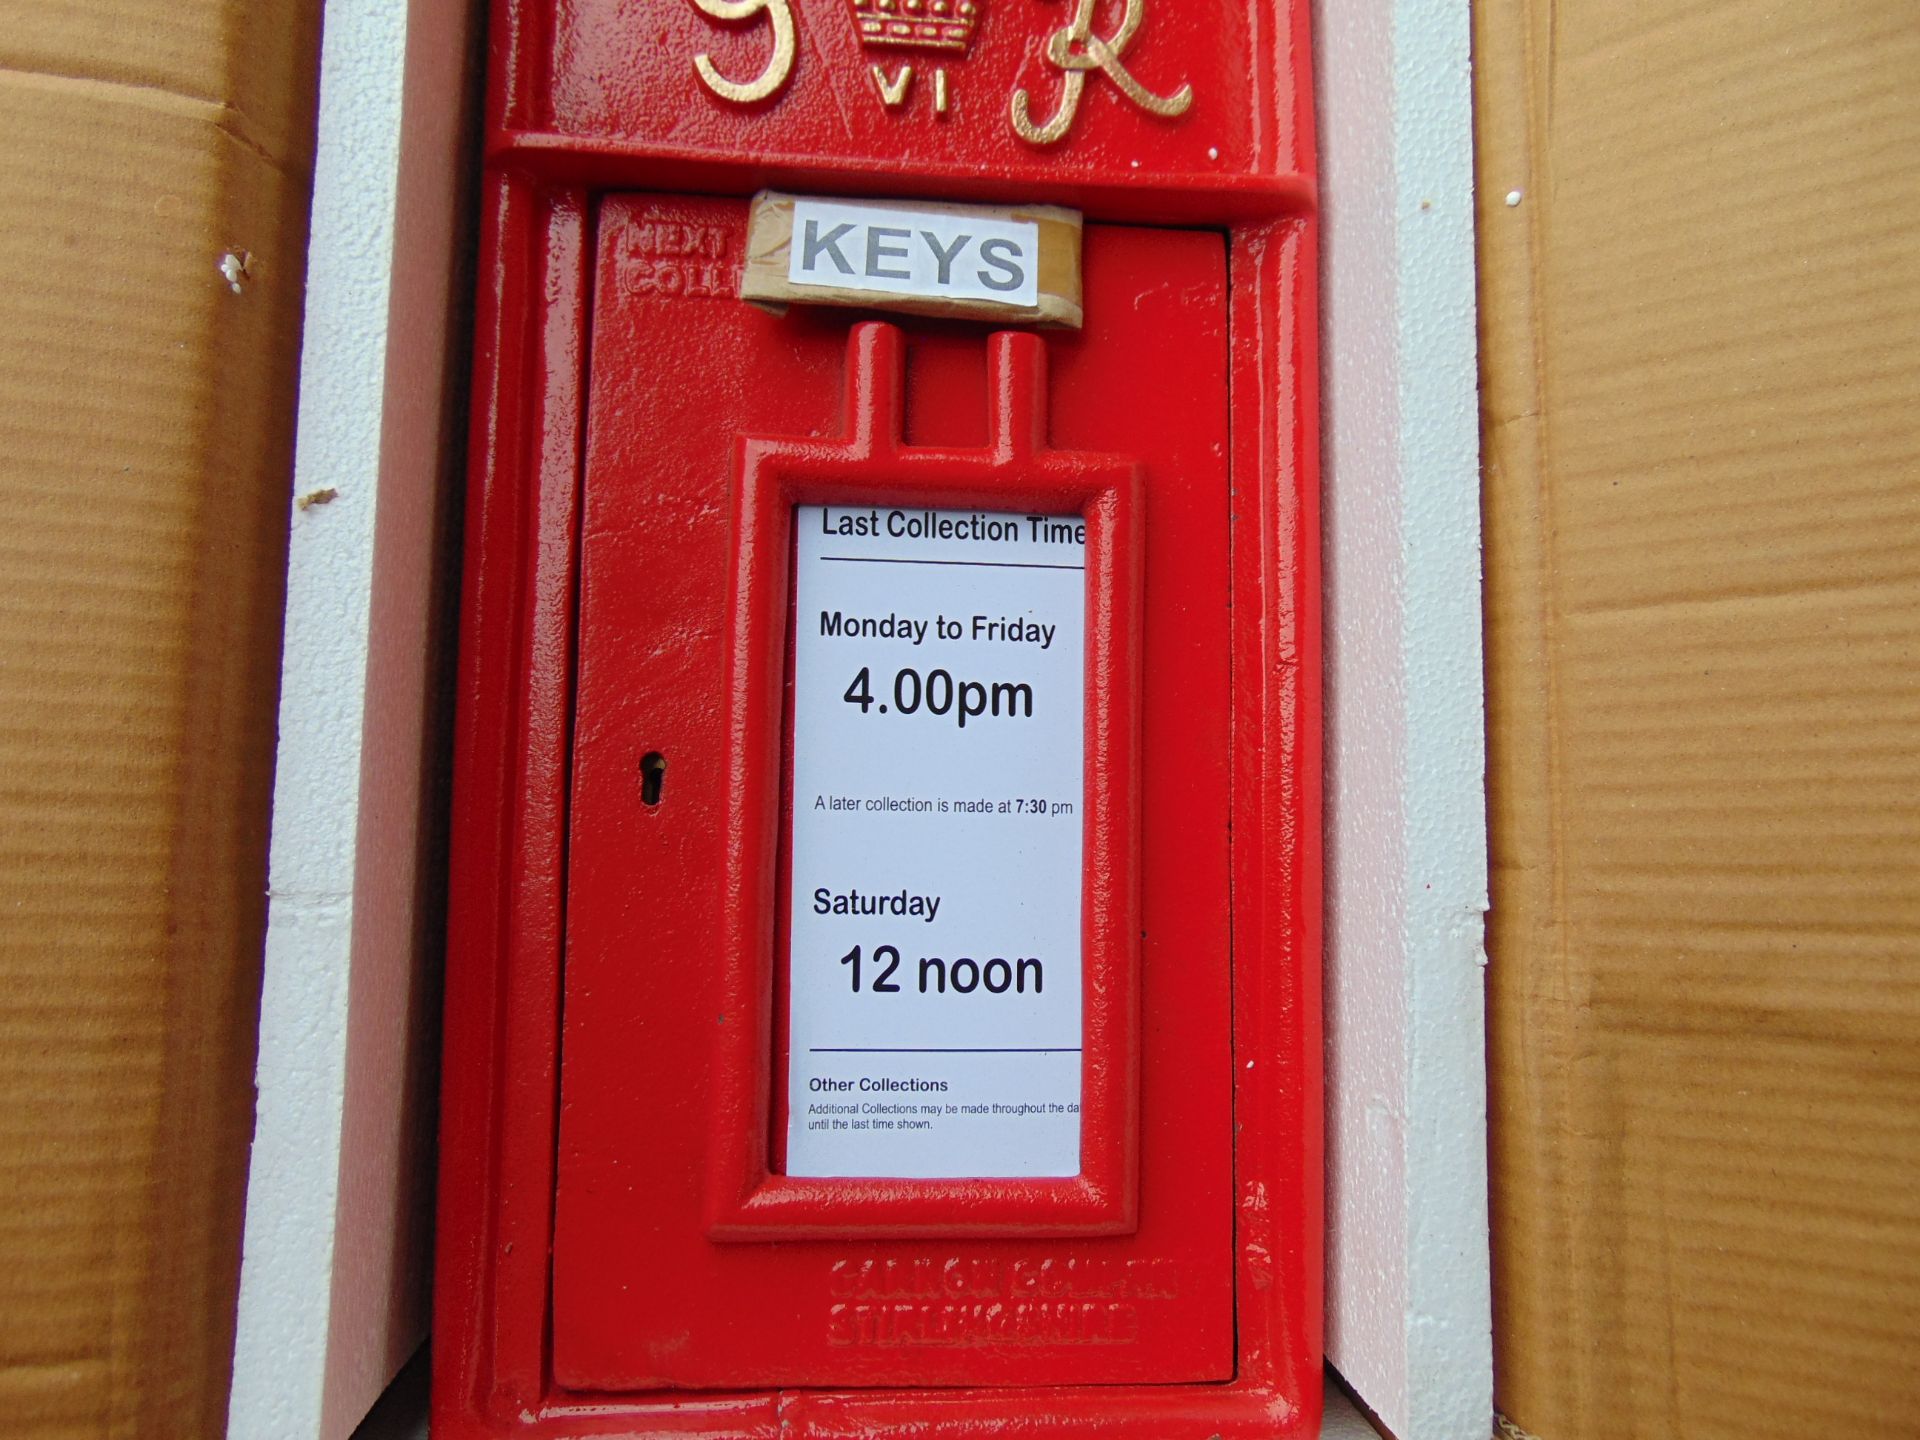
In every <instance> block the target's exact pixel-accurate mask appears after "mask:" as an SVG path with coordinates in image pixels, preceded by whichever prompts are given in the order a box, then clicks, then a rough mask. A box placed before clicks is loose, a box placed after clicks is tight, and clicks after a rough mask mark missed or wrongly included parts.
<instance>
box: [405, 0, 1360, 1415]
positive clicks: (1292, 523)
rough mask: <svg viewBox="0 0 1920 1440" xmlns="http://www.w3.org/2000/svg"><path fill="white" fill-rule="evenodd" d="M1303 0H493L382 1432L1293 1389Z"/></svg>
mask: <svg viewBox="0 0 1920 1440" xmlns="http://www.w3.org/2000/svg"><path fill="white" fill-rule="evenodd" d="M1305 15H1306V5H1305V3H1304V0H1294V3H1292V4H1289V5H1283V6H1273V5H1268V4H1262V3H1253V0H1178V3H1176V0H647V3H644V4H640V3H634V0H498V4H497V5H496V13H495V15H494V20H493V24H494V37H495V38H494V45H493V50H492V56H493V70H492V75H491V80H490V102H489V116H488V123H487V130H486V147H485V153H486V175H487V179H486V189H485V202H484V222H483V223H484V234H483V273H484V281H483V287H482V294H481V306H480V316H479V326H478V338H477V346H476V389H475V421H474V427H473V455H474V459H473V467H472V468H473V483H472V489H471V495H470V500H469V505H468V512H467V513H468V520H467V531H466V555H467V569H466V580H465V597H464V603H465V609H464V617H463V631H462V660H461V677H460V695H459V707H460V708H459V722H458V734H457V748H456V778H455V846H454V855H453V875H452V887H453V888H452V907H453V914H452V921H451V935H450V950H449V957H448V973H447V1025H446V1039H445V1067H444V1086H443V1097H442V1124H441V1146H440V1149H441V1180H440V1224H439V1241H438V1244H439V1260H438V1275H437V1296H436V1321H435V1341H434V1344H435V1363H434V1371H435V1378H434V1384H435V1399H434V1425H435V1433H436V1434H437V1435H441V1436H447V1437H458V1436H468V1435H472V1436H479V1435H505V1434H514V1435H528V1436H549V1437H577V1436H591V1435H630V1436H652V1435H669V1434H676V1435H678V1434H685V1435H712V1436H721V1435H727V1436H734V1435H764V1436H767V1437H770V1440H771V1437H775V1436H780V1437H787V1436H803V1435H817V1436H842V1435H846V1436H852V1435H860V1436H878V1435H887V1434H894V1433H898V1434H901V1435H907V1434H911V1435H914V1436H955V1437H958V1436H961V1435H981V1434H992V1433H998V1432H1002V1431H1004V1432H1006V1433H1018V1434H1022V1435H1028V1436H1055V1435H1057V1436H1062V1437H1064V1436H1069V1435H1074V1436H1079V1435H1090V1434H1094V1433H1099V1434H1102V1435H1113V1436H1138V1437H1140V1440H1169V1437H1178V1436H1193V1437H1195V1440H1203V1437H1209V1436H1228V1435H1235V1436H1249V1437H1251V1436H1279V1435H1298V1434H1305V1433H1310V1432H1311V1431H1312V1430H1313V1429H1314V1427H1315V1426H1317V1423H1318V1417H1319V1408H1320V1407H1319V1387H1320V1363H1321V1362H1320V1307H1321V1255H1322V1246H1321V1225H1322V1216H1321V1158H1320V1147H1321V1120H1320V1115H1321V1092H1320V1018H1319V1017H1320V990H1319V951H1320V945H1319V883H1320V855H1319V847H1320V827H1319V808H1318V807H1319V766H1320V743H1319V681H1318V667H1319V609H1318V593H1319V590H1318V587H1319V577H1318V568H1317V556H1318V532H1317V524H1318V511H1317V483H1318V476H1317V454H1316V448H1317V445H1316V442H1317V427H1318V417H1317V394H1316V380H1317V365H1318V355H1317V343H1316V329H1315V219H1314V192H1313V182H1312V164H1311V123H1310V116H1311V109H1310V97H1309V93H1308V84H1307V78H1308V74H1309V67H1308V61H1307V53H1308V52H1307V39H1306V26H1305ZM810 301H817V302H819V303H807V302H810Z"/></svg>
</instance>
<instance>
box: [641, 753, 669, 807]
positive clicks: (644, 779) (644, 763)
mask: <svg viewBox="0 0 1920 1440" xmlns="http://www.w3.org/2000/svg"><path fill="white" fill-rule="evenodd" d="M666 783H667V757H666V756H664V755H662V754H661V753H660V752H659V751H658V750H649V751H648V752H647V753H646V754H645V755H642V756H641V757H640V798H641V800H642V801H644V802H645V803H646V804H648V805H658V804H659V803H660V787H661V786H663V785H665V784H666Z"/></svg>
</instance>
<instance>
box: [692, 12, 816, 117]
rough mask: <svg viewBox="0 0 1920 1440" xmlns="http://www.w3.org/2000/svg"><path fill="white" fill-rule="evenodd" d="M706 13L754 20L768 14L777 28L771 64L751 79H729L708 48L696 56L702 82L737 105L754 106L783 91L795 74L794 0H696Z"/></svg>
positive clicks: (768, 63)
mask: <svg viewBox="0 0 1920 1440" xmlns="http://www.w3.org/2000/svg"><path fill="white" fill-rule="evenodd" d="M693 3H694V5H695V7H696V8H697V9H698V10H699V11H700V13H701V14H702V15H706V16H709V17H710V18H712V19H715V20H728V21H738V20H751V19H753V18H754V17H755V16H757V15H760V14H763V13H764V14H765V15H766V17H767V22H768V23H769V24H770V25H771V26H772V27H773V52H772V53H771V54H770V55H768V56H767V65H766V68H765V69H764V70H762V71H761V72H760V73H759V74H758V75H757V76H755V77H754V78H753V79H751V80H729V79H728V78H727V77H726V76H724V75H722V74H721V73H720V72H719V71H718V70H717V69H715V68H714V64H713V58H712V57H711V56H709V55H708V54H707V53H706V52H705V51H704V50H703V51H701V52H700V53H699V54H698V55H695V56H694V57H693V68H694V69H695V70H696V71H698V72H699V75H700V79H701V81H702V82H703V83H704V84H705V85H706V87H707V88H708V89H709V90H711V91H712V92H713V93H714V94H715V95H718V96H719V97H720V98H721V99H722V100H730V101H732V102H733V103H734V104H736V105H752V104H756V103H757V102H759V101H761V100H765V99H768V98H769V97H771V96H773V95H777V94H779V93H780V90H781V88H782V87H783V86H784V85H785V84H786V83H787V77H788V76H789V75H791V74H793V57H794V50H795V48H796V47H795V45H794V34H793V9H792V4H791V0H693Z"/></svg>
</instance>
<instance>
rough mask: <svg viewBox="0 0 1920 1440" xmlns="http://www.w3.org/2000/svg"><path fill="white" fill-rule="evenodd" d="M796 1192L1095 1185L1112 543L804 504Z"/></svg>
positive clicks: (1043, 519)
mask: <svg viewBox="0 0 1920 1440" xmlns="http://www.w3.org/2000/svg"><path fill="white" fill-rule="evenodd" d="M794 519H795V528H796V530H797V532H798V543H797V546H796V556H795V561H796V563H795V570H794V606H795V615H796V620H795V638H794V707H793V835H792V846H793V849H792V857H793V909H792V926H791V934H792V950H791V987H790V1002H791V1003H790V1006H789V1015H790V1020H789V1026H790V1029H789V1035H788V1039H789V1045H790V1060H789V1064H788V1072H787V1085H788V1090H787V1095H788V1105H787V1110H788V1123H787V1166H786V1168H787V1173H788V1174H790V1175H796V1176H843V1177H870V1178H880V1177H888V1178H1009V1177H1035V1176H1069V1175H1077V1174H1079V1173H1080V1094H1081V1055H1080V1048H1081V1047H1080V1042H1081V1030H1080V1004H1081V995H1080V992H1081V899H1082V876H1081V848H1082V847H1081V825H1082V823H1083V819H1084V817H1083V814H1082V811H1083V808H1084V803H1085V797H1084V793H1083V792H1084V789H1085V764H1084V752H1085V744H1086V739H1085V686H1086V609H1087V599H1086V525H1085V522H1084V521H1083V520H1082V518H1081V517H1080V516H1078V515H1071V516H1037V515H1017V514H1002V513H998V512H970V511H944V510H924V509H911V508H909V509H896V508H890V507H885V506H881V507H866V506H859V507H843V506H838V505H834V506H802V507H799V508H798V509H797V510H796V511H795V517H794Z"/></svg>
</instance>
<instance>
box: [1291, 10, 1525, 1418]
mask: <svg viewBox="0 0 1920 1440" xmlns="http://www.w3.org/2000/svg"><path fill="white" fill-rule="evenodd" d="M1315 12H1316V14H1315V19H1316V27H1315V37H1314V38H1315V44H1316V67H1317V73H1318V81H1319V117H1320V176H1321V184H1320V193H1321V199H1322V205H1323V214H1324V217H1325V232H1324V241H1323V324H1324V330H1323V334H1322V345H1323V352H1322V353H1323V357H1324V359H1323V366H1322V369H1323V378H1324V381H1325V385H1324V397H1325V398H1324V404H1325V414H1324V425H1323V438H1324V447H1325V448H1324V482H1325V490H1324V494H1325V516H1326V533H1325V552H1324V553H1325V564H1326V590H1325V597H1326V653H1327V671H1326V679H1327V696H1326V701H1327V703H1326V724H1327V735H1326V741H1327V792H1326V803H1327V825H1326V841H1327V852H1326V860H1327V867H1326V874H1327V889H1326V902H1327V950H1326V959H1327V973H1326V995H1327V999H1326V1009H1327V1094H1328V1115H1327V1145H1328V1157H1327V1160H1328V1176H1327V1202H1328V1204H1327V1213H1328V1226H1329V1233H1328V1277H1327V1278H1328V1297H1327V1322H1328V1325H1327V1347H1328V1354H1329V1358H1330V1359H1331V1361H1332V1362H1333V1364H1334V1365H1335V1366H1337V1367H1338V1369H1339V1370H1340V1372H1341V1374H1342V1375H1343V1376H1344V1377H1345V1378H1346V1379H1347V1381H1348V1382H1349V1383H1351V1384H1352V1385H1353V1386H1354V1388H1355V1389H1356V1391H1357V1392H1358V1393H1359V1395H1360V1397H1361V1398H1362V1399H1363V1400H1364V1401H1365V1402H1366V1403H1367V1405H1368V1407H1369V1408H1370V1409H1372V1410H1373V1411H1374V1413H1375V1414H1376V1415H1377V1416H1378V1417H1379V1418H1380V1419H1381V1421H1382V1422H1383V1423H1384V1424H1386V1425H1387V1426H1388V1427H1389V1428H1390V1429H1391V1430H1392V1431H1393V1432H1394V1434H1395V1435H1396V1436H1398V1437H1399V1440H1469V1437H1470V1440H1481V1437H1483V1436H1485V1435H1486V1433H1487V1430H1488V1427H1489V1424H1490V1422H1491V1419H1492V1410H1493V1405H1492V1357H1491V1328H1490V1299H1489V1295H1490V1287H1489V1280H1488V1262H1487V1211H1486V1089H1485V1060H1484V1013H1483V1009H1484V1007H1483V987H1482V969H1483V966H1484V964H1485V953H1484V950H1483V948H1482V938H1483V915H1484V912H1485V909H1486V894H1487V869H1486V818H1485V799H1484V796H1485V791H1484V773H1485V747H1484V738H1483V737H1484V726H1485V714H1484V703H1483V694H1482V684H1481V648H1480V634H1481V632H1480V583H1479V582H1480V511H1479V463H1478V462H1479V426H1478V393H1477V384H1476V358H1475V337H1474V263H1473V261H1474V250H1473V137H1472V103H1471V75H1470V70H1469V8H1468V5H1467V3H1466V0H1370V3H1360V4H1352V3H1344V0H1323V3H1318V4H1316V6H1315Z"/></svg>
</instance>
